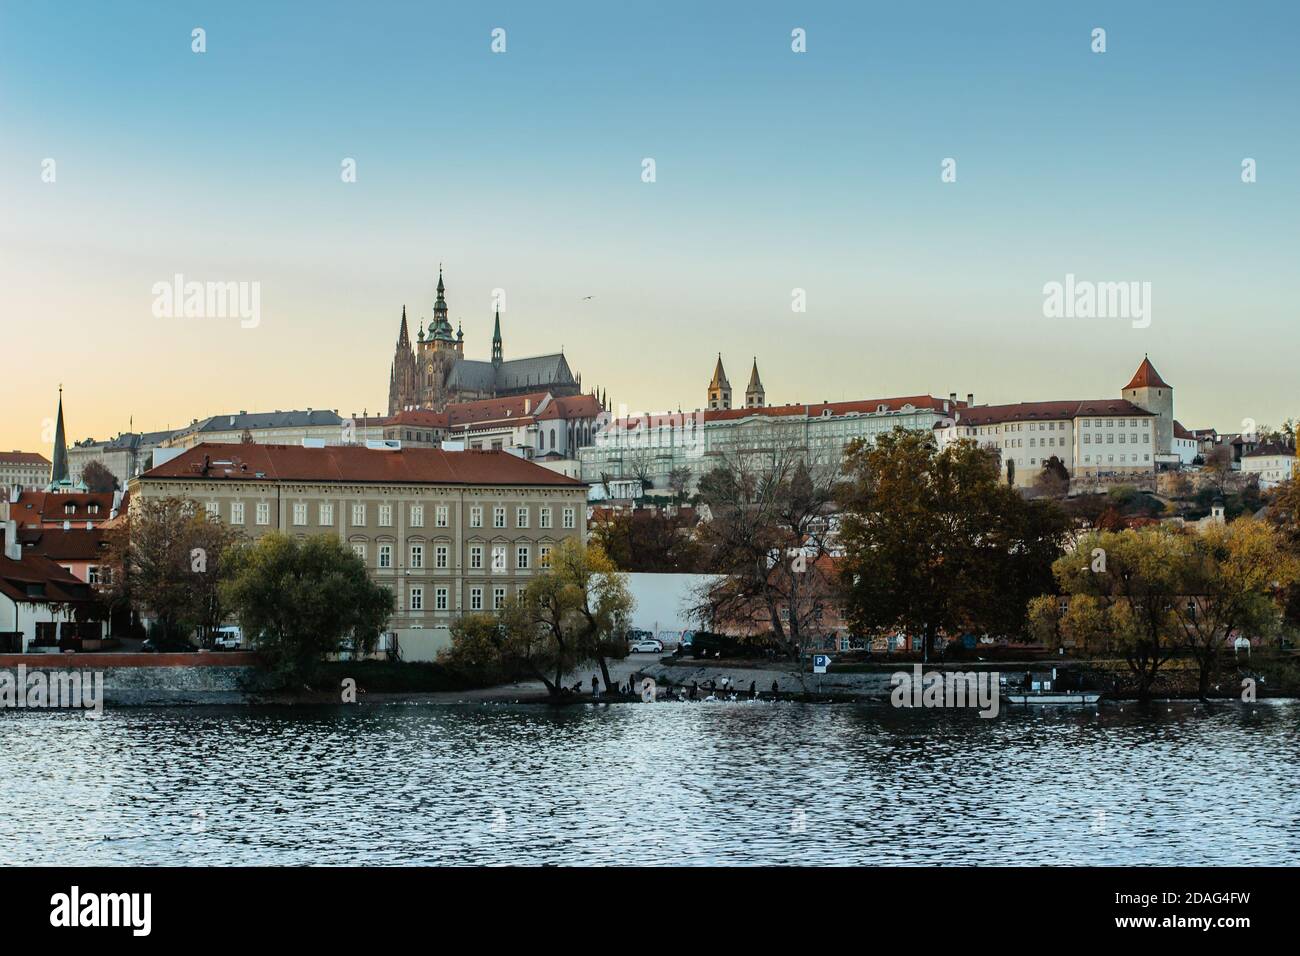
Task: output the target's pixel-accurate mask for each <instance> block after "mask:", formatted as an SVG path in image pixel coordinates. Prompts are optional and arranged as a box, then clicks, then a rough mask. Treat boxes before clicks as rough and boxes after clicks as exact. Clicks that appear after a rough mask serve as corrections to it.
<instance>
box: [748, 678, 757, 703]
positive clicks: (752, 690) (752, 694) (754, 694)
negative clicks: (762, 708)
mask: <svg viewBox="0 0 1300 956" xmlns="http://www.w3.org/2000/svg"><path fill="white" fill-rule="evenodd" d="M757 697H758V691H757V690H756V689H755V687H754V681H750V682H749V699H750V700H754V699H756V698H757Z"/></svg>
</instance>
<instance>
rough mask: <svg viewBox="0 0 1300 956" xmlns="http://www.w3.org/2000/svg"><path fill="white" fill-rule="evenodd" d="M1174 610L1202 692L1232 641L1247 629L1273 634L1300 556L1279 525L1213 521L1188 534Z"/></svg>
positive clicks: (1298, 577)
mask: <svg viewBox="0 0 1300 956" xmlns="http://www.w3.org/2000/svg"><path fill="white" fill-rule="evenodd" d="M1184 541H1185V548H1184V552H1183V554H1182V561H1181V563H1180V568H1179V571H1180V583H1179V591H1180V592H1181V598H1180V599H1179V600H1178V601H1176V602H1175V603H1174V613H1175V614H1176V616H1177V618H1178V623H1179V624H1180V625H1181V627H1182V629H1183V634H1184V643H1185V644H1186V646H1187V648H1188V650H1189V651H1190V652H1191V654H1192V656H1193V657H1194V658H1195V659H1196V662H1197V666H1198V668H1199V672H1200V673H1199V682H1198V693H1199V695H1200V697H1201V699H1202V700H1204V699H1205V698H1206V696H1207V695H1208V693H1209V687H1210V681H1211V680H1212V679H1213V678H1214V675H1215V673H1216V672H1217V670H1218V666H1219V661H1220V658H1221V657H1222V655H1223V652H1224V650H1225V649H1226V647H1227V645H1228V642H1229V640H1230V639H1231V638H1232V637H1233V636H1234V635H1236V634H1240V633H1242V632H1245V633H1247V634H1250V633H1254V634H1259V635H1268V634H1271V633H1273V632H1274V631H1275V630H1276V629H1277V626H1278V624H1279V622H1280V618H1281V610H1282V609H1281V604H1280V600H1279V597H1280V595H1281V594H1282V593H1284V592H1285V590H1286V589H1287V588H1289V587H1290V586H1291V585H1293V584H1295V583H1296V582H1297V581H1298V580H1300V558H1297V557H1296V556H1295V555H1294V554H1291V553H1289V552H1288V550H1287V548H1286V544H1285V540H1284V538H1283V536H1282V534H1281V532H1279V531H1278V530H1277V529H1276V528H1274V527H1272V526H1270V525H1268V524H1266V523H1264V522H1262V521H1254V520H1251V519H1248V518H1245V519H1242V520H1239V521H1234V522H1233V523H1232V524H1228V525H1214V526H1211V527H1209V528H1207V529H1205V531H1204V532H1203V533H1202V534H1199V535H1194V536H1188V537H1186V538H1185V539H1184Z"/></svg>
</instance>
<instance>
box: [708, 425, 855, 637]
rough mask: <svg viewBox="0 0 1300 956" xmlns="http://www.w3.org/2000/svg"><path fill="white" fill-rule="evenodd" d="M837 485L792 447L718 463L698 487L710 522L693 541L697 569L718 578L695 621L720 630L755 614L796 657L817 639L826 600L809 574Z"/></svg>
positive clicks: (817, 560)
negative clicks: (761, 615) (697, 554)
mask: <svg viewBox="0 0 1300 956" xmlns="http://www.w3.org/2000/svg"><path fill="white" fill-rule="evenodd" d="M837 482H838V476H837V473H836V471H835V469H834V468H833V467H831V466H829V465H827V464H826V463H822V462H816V461H814V462H811V463H810V462H809V461H808V460H807V456H806V454H805V453H804V450H803V449H800V448H797V447H794V446H776V447H772V448H768V449H764V450H762V451H755V452H746V453H739V454H733V455H729V456H723V457H721V458H720V459H719V462H718V464H717V465H716V466H715V467H714V468H713V469H712V470H711V471H710V472H708V473H707V474H705V475H704V476H703V477H701V479H700V483H699V491H698V495H699V499H700V501H701V502H702V503H703V504H706V505H707V506H708V508H709V511H710V513H711V514H712V520H710V521H707V522H701V523H700V524H699V525H698V526H697V529H696V537H697V540H698V542H699V545H700V553H701V563H702V565H703V566H705V567H707V568H709V570H710V571H714V572H717V573H719V574H721V575H723V577H721V578H720V579H718V580H716V581H714V582H710V583H708V584H705V585H704V586H703V587H702V588H701V589H700V591H699V593H698V595H697V599H698V600H697V604H696V607H695V608H694V610H693V612H692V616H693V617H695V618H696V619H697V620H699V621H701V623H704V624H706V625H709V626H713V627H717V626H719V624H720V623H722V622H741V621H743V622H749V621H752V620H753V618H754V613H755V609H756V608H757V609H759V610H760V613H764V614H765V615H766V619H767V622H768V623H769V624H770V626H771V629H772V634H773V635H774V636H775V638H776V640H777V642H778V643H779V644H780V645H781V646H782V647H783V648H784V649H786V650H787V651H788V652H789V653H790V654H791V655H792V656H794V657H796V658H799V657H801V656H802V654H803V653H804V651H805V650H806V649H807V648H808V645H809V643H810V641H811V640H812V639H813V638H815V637H817V636H819V635H818V628H817V624H818V610H819V608H820V606H821V604H822V603H823V602H824V600H825V595H824V593H822V590H824V589H819V588H817V587H816V582H813V581H810V580H809V577H808V574H809V571H808V569H809V568H819V567H823V566H824V564H825V561H824V559H826V558H827V557H828V556H829V555H830V538H831V531H832V527H833V523H832V521H831V517H832V513H833V510H834V502H835V487H836V484H837ZM810 584H811V585H813V586H811V587H810V586H809V585H810Z"/></svg>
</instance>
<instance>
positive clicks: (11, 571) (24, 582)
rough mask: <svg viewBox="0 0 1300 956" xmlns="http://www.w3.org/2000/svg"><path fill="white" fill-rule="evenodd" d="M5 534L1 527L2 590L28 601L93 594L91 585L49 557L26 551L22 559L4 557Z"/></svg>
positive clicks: (80, 598)
mask: <svg viewBox="0 0 1300 956" xmlns="http://www.w3.org/2000/svg"><path fill="white" fill-rule="evenodd" d="M4 538H5V532H4V529H3V527H0V594H3V595H5V597H7V598H10V599H11V600H14V601H20V602H26V603H28V604H46V603H50V602H54V603H81V602H84V601H89V600H90V599H92V598H93V597H94V594H93V592H92V591H91V589H90V585H88V584H86V583H85V582H84V581H82V580H80V579H78V578H77V577H76V576H75V575H74V574H72V572H71V571H65V570H64V569H63V568H62V567H60V566H59V565H57V564H55V563H54V562H53V561H51V560H50V559H49V558H47V557H44V556H42V555H39V554H24V555H23V558H22V560H21V561H15V560H13V559H12V558H8V557H5V553H4V547H3V545H4Z"/></svg>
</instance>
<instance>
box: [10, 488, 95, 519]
mask: <svg viewBox="0 0 1300 956" xmlns="http://www.w3.org/2000/svg"><path fill="white" fill-rule="evenodd" d="M68 505H72V506H73V511H72V513H71V514H68V511H67V509H68ZM92 506H98V508H99V510H98V511H91V510H90V509H91V507H92ZM112 514H113V492H111V491H73V492H69V493H68V494H57V493H55V492H49V491H24V492H23V493H22V494H21V495H20V496H19V498H18V500H17V501H15V502H11V503H10V505H9V517H10V518H12V519H13V520H14V521H17V522H18V523H19V524H20V525H28V526H33V525H40V524H62V523H63V522H65V521H68V522H71V523H72V524H84V523H85V522H87V521H93V522H95V523H96V524H98V523H100V522H103V521H107V520H108V519H109V517H110V516H111V515H112Z"/></svg>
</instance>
